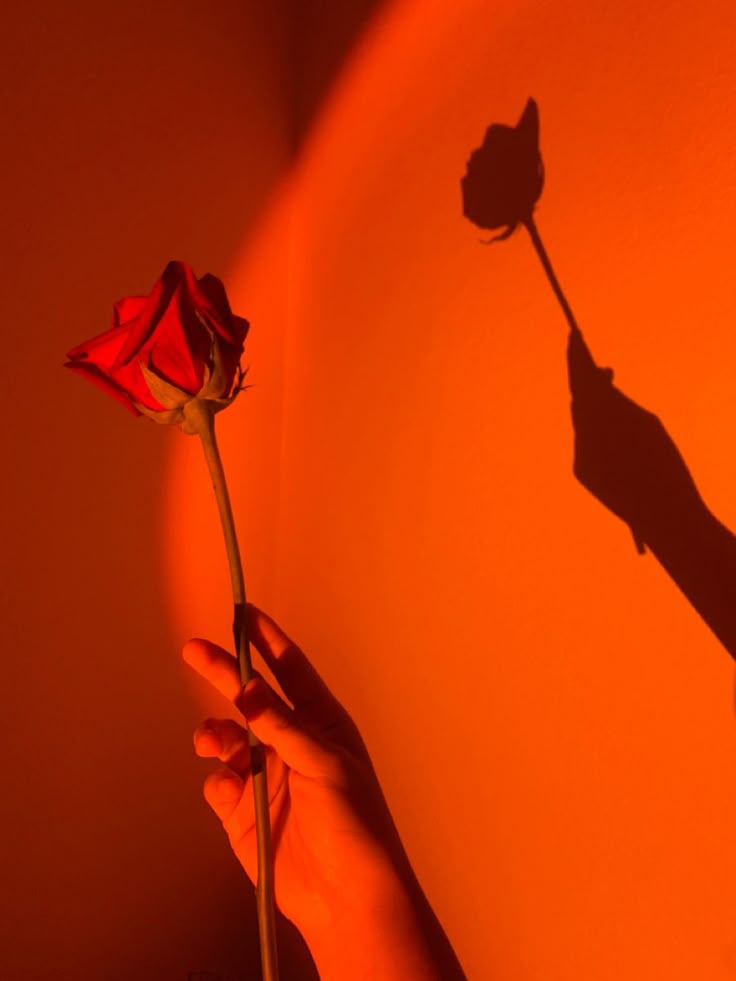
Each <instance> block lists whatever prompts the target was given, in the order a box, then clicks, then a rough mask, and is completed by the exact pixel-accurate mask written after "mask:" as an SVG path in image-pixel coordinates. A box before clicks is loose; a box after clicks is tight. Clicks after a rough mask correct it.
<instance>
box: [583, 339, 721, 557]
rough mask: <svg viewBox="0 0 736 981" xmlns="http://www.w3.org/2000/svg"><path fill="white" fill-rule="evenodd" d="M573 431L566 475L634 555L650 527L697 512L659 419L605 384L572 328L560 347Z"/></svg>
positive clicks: (604, 373)
mask: <svg viewBox="0 0 736 981" xmlns="http://www.w3.org/2000/svg"><path fill="white" fill-rule="evenodd" d="M567 364H568V375H569V381H570V393H571V395H572V406H571V408H572V421H573V428H574V431H575V458H574V464H573V470H574V473H575V476H576V477H577V479H578V480H579V481H580V483H581V484H582V485H583V486H584V487H586V488H587V489H588V490H589V491H590V493H591V494H593V495H594V497H596V498H598V500H599V501H600V502H601V503H602V504H604V505H605V506H606V507H607V508H609V510H611V511H613V513H614V514H616V515H618V517H619V518H621V519H622V520H623V521H625V522H626V523H627V524H628V525H629V527H630V529H631V532H632V534H633V536H634V541H635V543H636V547H637V549H638V550H639V552H643V551H644V545H645V544H646V543H647V542H648V541H649V540H650V536H651V534H652V533H655V534H656V531H657V530H658V529H661V528H664V527H668V526H674V525H675V524H676V523H677V521H678V519H679V518H680V516H681V515H682V514H683V513H684V512H685V511H686V510H688V509H692V508H693V507H702V506H703V505H702V500H701V498H700V495H699V493H698V490H697V488H696V486H695V483H694V481H693V479H692V477H691V476H690V471H689V470H688V468H687V465H686V464H685V461H684V460H683V458H682V455H681V454H680V451H679V450H678V449H677V447H676V446H675V443H674V442H673V440H672V438H671V437H670V435H669V433H668V432H667V430H666V429H665V428H664V426H663V425H662V423H661V422H660V420H659V419H658V418H657V416H655V415H654V414H653V413H652V412H649V411H647V410H646V409H643V408H642V407H641V406H640V405H637V403H636V402H634V401H632V400H631V399H630V398H628V397H627V396H626V395H624V394H623V392H621V391H620V390H619V389H618V388H616V386H615V385H614V384H613V371H612V370H611V369H610V368H599V367H598V365H596V363H595V361H594V360H593V358H592V356H591V353H590V351H589V350H588V347H587V345H586V343H585V341H584V339H583V336H582V334H581V333H580V331H579V330H572V331H571V332H570V336H569V340H568V349H567Z"/></svg>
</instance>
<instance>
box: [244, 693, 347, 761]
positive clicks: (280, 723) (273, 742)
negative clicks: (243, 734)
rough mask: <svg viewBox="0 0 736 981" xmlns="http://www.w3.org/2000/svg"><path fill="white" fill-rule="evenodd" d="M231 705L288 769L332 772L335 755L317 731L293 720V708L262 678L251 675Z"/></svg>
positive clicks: (335, 759)
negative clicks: (236, 708)
mask: <svg viewBox="0 0 736 981" xmlns="http://www.w3.org/2000/svg"><path fill="white" fill-rule="evenodd" d="M235 704H236V705H237V707H238V708H239V709H240V711H241V712H242V714H243V715H244V716H245V719H246V721H247V723H248V728H249V729H250V730H251V731H252V732H253V734H254V735H256V736H257V737H258V739H260V741H261V742H262V743H264V744H265V745H266V746H270V747H271V748H272V749H273V750H274V751H275V752H276V753H277V754H278V755H279V756H280V757H281V759H282V760H283V761H284V763H286V765H287V766H288V767H290V768H291V769H292V770H295V771H296V772H297V773H301V774H303V775H304V776H305V777H317V778H319V777H325V776H328V775H331V774H334V772H335V764H336V762H337V754H336V753H335V752H334V751H333V750H331V749H330V748H329V747H327V746H326V745H325V744H324V743H323V742H322V740H321V739H320V737H319V736H318V735H317V733H315V732H313V731H312V730H310V729H308V728H306V727H305V726H304V725H303V724H301V723H300V722H298V721H297V719H296V717H295V715H294V710H293V709H291V708H289V706H288V705H286V704H284V702H283V701H282V700H281V699H280V698H278V696H277V695H276V694H275V693H274V692H273V691H272V690H271V688H270V687H269V686H268V684H267V683H266V682H265V681H264V680H263V678H261V677H259V676H257V675H256V676H255V677H253V678H251V679H250V681H249V682H248V684H247V685H246V686H245V688H243V690H242V691H241V693H240V694H239V695H238V696H237V697H236V699H235Z"/></svg>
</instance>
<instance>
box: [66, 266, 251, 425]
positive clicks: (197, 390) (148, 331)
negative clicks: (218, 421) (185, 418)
mask: <svg viewBox="0 0 736 981" xmlns="http://www.w3.org/2000/svg"><path fill="white" fill-rule="evenodd" d="M248 326H249V324H248V321H247V320H245V319H244V318H243V317H236V316H235V315H234V314H233V313H232V311H231V310H230V303H229V302H228V298H227V294H226V293H225V287H224V286H223V285H222V283H221V282H220V280H219V279H217V277H216V276H212V275H210V274H209V273H208V274H207V275H205V276H202V277H201V279H197V278H196V276H195V275H194V272H193V270H192V268H191V266H188V265H187V264H186V263H185V262H170V263H169V264H168V266H167V267H166V269H165V270H164V272H163V275H162V276H161V278H160V279H159V280H158V282H157V283H156V284H155V286H154V287H153V289H152V290H151V293H150V294H149V295H148V296H127V297H125V298H124V299H122V300H118V302H117V303H116V304H115V306H114V309H113V321H112V328H111V329H110V330H108V331H105V333H103V334H99V335H98V336H97V337H93V338H92V339H91V340H89V341H85V342H84V343H83V344H79V345H78V346H77V347H75V348H72V350H71V351H69V352H68V354H67V358H68V359H69V360H68V362H67V363H66V365H65V367H67V368H70V369H71V370H72V371H74V372H76V373H77V374H79V375H82V376H83V377H84V378H88V379H89V380H90V381H91V382H93V383H94V384H95V385H97V386H99V388H101V389H103V391H106V392H107V393H108V394H110V395H112V396H113V398H116V399H117V400H118V401H119V402H120V403H121V404H122V405H124V406H125V407H126V409H129V410H130V411H131V412H132V413H133V414H134V415H141V414H145V415H152V416H153V418H156V419H157V421H159V422H179V421H180V419H181V416H182V413H181V409H180V406H181V405H183V404H184V403H185V402H186V401H188V400H190V399H191V398H194V397H196V396H199V397H202V398H208V399H212V400H213V401H218V402H223V403H225V402H227V401H229V400H230V398H231V396H232V391H233V387H234V385H235V382H236V377H237V379H238V382H240V381H241V380H242V374H241V372H240V367H239V366H240V358H241V355H242V353H243V342H244V341H245V337H246V334H247V333H248ZM154 391H155V393H156V394H155V395H154ZM157 396H158V397H157Z"/></svg>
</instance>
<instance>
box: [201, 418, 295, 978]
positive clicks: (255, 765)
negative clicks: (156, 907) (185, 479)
mask: <svg viewBox="0 0 736 981" xmlns="http://www.w3.org/2000/svg"><path fill="white" fill-rule="evenodd" d="M187 416H188V419H189V421H190V422H191V424H192V426H193V428H195V430H196V432H197V434H198V435H199V437H200V439H201V440H202V449H203V450H204V455H205V459H206V460H207V466H208V467H209V471H210V476H211V478H212V487H213V489H214V491H215V498H216V499H217V507H218V510H219V512H220V521H221V522H222V531H223V534H224V536H225V548H226V550H227V558H228V563H229V565H230V579H231V581H232V587H233V603H234V606H235V617H234V622H233V635H234V638H235V649H236V650H237V652H238V665H239V668H240V682H241V684H242V685H243V686H245V685H246V684H247V683H248V681H249V680H250V678H251V677H252V674H253V666H252V664H251V660H250V644H249V640H248V613H247V605H246V599H245V581H244V579H243V564H242V562H241V559H240V550H239V548H238V539H237V536H236V533H235V521H234V520H233V510H232V507H231V504H230V495H229V494H228V490H227V482H226V480H225V469H224V467H223V465H222V458H221V457H220V451H219V448H218V446H217V439H216V437H215V419H214V412H213V411H212V409H211V408H210V406H209V404H208V403H207V401H206V400H204V399H194V400H193V401H192V402H190V403H188V405H187ZM248 743H249V746H250V761H251V762H250V772H251V777H252V780H253V798H254V801H255V818H256V847H257V853H258V875H257V880H256V904H257V909H258V932H259V936H260V943H261V968H262V972H263V981H278V976H279V975H278V959H277V950H276V917H275V912H274V898H273V849H272V844H271V821H270V817H269V806H268V789H267V786H266V766H265V756H264V750H263V744H262V743H261V742H260V740H259V739H258V738H257V737H256V736H255V735H254V733H253V732H252V731H251V729H250V728H248Z"/></svg>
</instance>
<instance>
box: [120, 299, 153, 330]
mask: <svg viewBox="0 0 736 981" xmlns="http://www.w3.org/2000/svg"><path fill="white" fill-rule="evenodd" d="M147 302H148V297H147V296H124V297H123V298H122V300H118V301H117V303H114V304H113V308H112V325H113V327H122V326H124V325H125V324H127V323H129V322H130V321H131V320H134V319H135V318H136V317H137V316H138V314H139V313H141V311H142V310H143V308H144V307H145V305H146V303H147Z"/></svg>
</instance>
